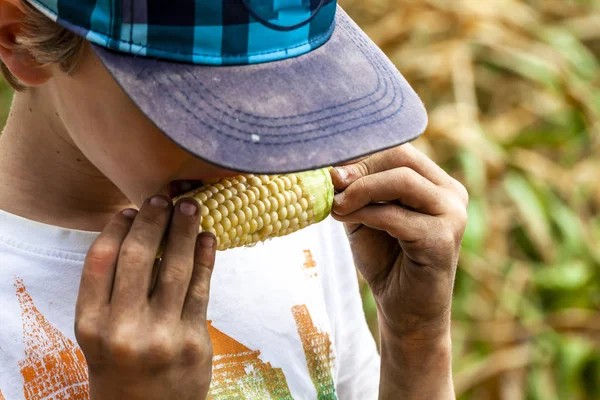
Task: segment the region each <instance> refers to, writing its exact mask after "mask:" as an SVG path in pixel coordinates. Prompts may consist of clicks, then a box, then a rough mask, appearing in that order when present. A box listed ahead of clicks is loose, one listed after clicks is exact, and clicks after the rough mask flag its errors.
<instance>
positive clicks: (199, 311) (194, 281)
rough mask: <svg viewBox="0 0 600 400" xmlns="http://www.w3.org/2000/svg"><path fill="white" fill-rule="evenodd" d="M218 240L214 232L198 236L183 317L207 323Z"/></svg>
mask: <svg viewBox="0 0 600 400" xmlns="http://www.w3.org/2000/svg"><path fill="white" fill-rule="evenodd" d="M216 251H217V240H216V238H215V236H214V235H213V234H212V233H209V232H202V233H201V234H199V235H198V237H197V238H196V249H195V252H194V270H193V272H192V278H191V280H190V285H189V287H188V292H187V295H186V298H185V304H184V305H183V312H182V319H184V320H189V321H192V322H194V323H206V312H207V309H208V299H209V294H210V278H211V276H212V271H213V268H214V265H215V256H216Z"/></svg>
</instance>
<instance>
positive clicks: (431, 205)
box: [333, 167, 452, 215]
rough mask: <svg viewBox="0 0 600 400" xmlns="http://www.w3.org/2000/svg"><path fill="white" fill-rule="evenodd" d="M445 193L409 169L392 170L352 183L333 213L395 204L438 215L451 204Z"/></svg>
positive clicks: (340, 195) (341, 196)
mask: <svg viewBox="0 0 600 400" xmlns="http://www.w3.org/2000/svg"><path fill="white" fill-rule="evenodd" d="M445 192H446V189H443V188H441V187H439V186H436V185H435V184H433V183H432V182H431V181H429V180H427V179H425V178H424V177H423V176H421V175H419V174H418V173H417V172H415V171H414V170H412V169H410V168H406V167H402V168H395V169H391V170H387V171H384V172H379V173H376V174H374V175H367V176H364V177H362V178H360V179H358V180H356V181H354V182H353V183H352V184H351V185H350V186H348V187H347V188H346V190H344V191H343V192H341V193H338V194H336V195H335V198H334V203H333V212H334V213H336V214H339V215H348V214H351V213H353V212H355V211H357V210H359V209H361V208H362V207H364V206H366V205H368V204H370V203H377V202H385V201H398V202H400V203H401V204H402V205H404V206H408V207H410V208H412V209H414V210H416V211H419V212H421V213H424V214H429V215H441V214H443V213H444V212H445V211H446V210H447V203H449V202H450V201H451V200H452V197H451V196H448V195H447V193H445Z"/></svg>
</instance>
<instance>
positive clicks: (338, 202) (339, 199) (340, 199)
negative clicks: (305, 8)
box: [333, 192, 346, 206]
mask: <svg viewBox="0 0 600 400" xmlns="http://www.w3.org/2000/svg"><path fill="white" fill-rule="evenodd" d="M344 197H346V192H342V193H338V194H336V195H335V196H333V202H334V203H335V204H336V205H338V206H339V205H341V204H342V203H343V201H344Z"/></svg>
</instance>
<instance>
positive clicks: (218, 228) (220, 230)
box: [215, 224, 223, 236]
mask: <svg viewBox="0 0 600 400" xmlns="http://www.w3.org/2000/svg"><path fill="white" fill-rule="evenodd" d="M215 233H216V236H221V235H222V234H223V225H221V224H216V225H215Z"/></svg>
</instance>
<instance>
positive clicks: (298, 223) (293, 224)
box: [290, 217, 300, 229]
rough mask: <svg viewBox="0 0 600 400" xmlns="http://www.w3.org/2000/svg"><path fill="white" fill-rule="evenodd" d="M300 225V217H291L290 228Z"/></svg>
mask: <svg viewBox="0 0 600 400" xmlns="http://www.w3.org/2000/svg"><path fill="white" fill-rule="evenodd" d="M298 225H300V221H299V220H298V217H296V218H292V219H290V228H294V229H295V228H297V227H298Z"/></svg>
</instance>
